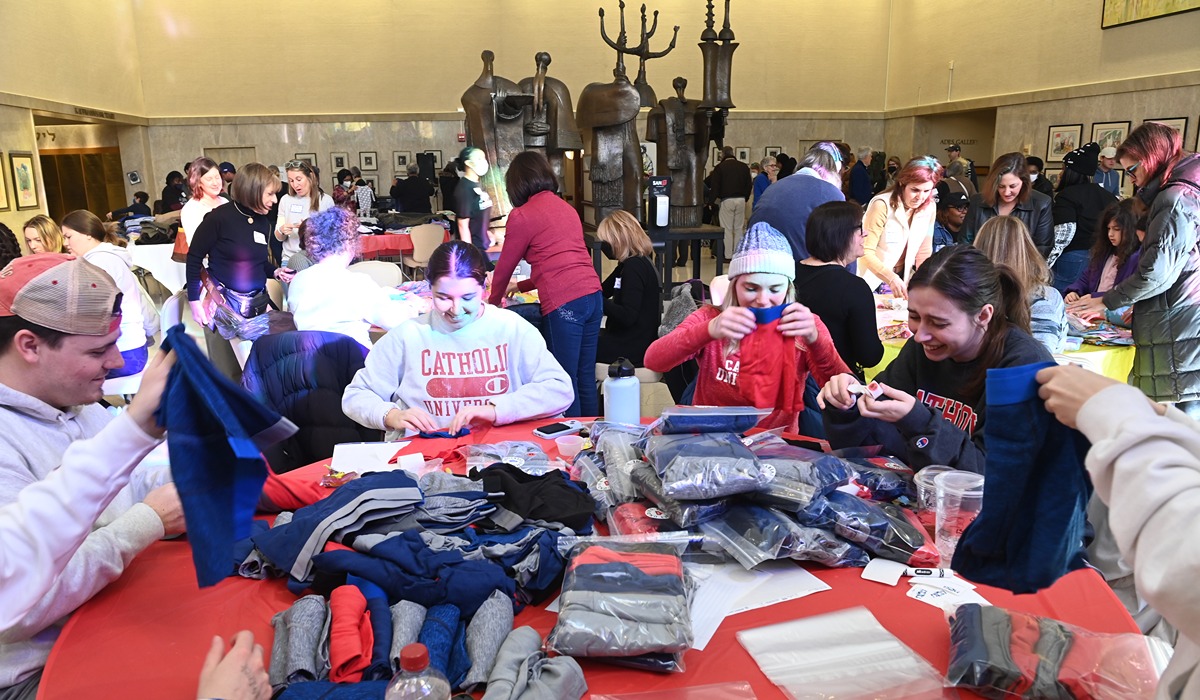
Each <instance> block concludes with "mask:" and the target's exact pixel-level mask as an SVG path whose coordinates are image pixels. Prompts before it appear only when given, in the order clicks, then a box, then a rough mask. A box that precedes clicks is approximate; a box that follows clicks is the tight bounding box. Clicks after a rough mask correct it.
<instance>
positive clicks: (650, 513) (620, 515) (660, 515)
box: [608, 501, 730, 564]
mask: <svg viewBox="0 0 1200 700" xmlns="http://www.w3.org/2000/svg"><path fill="white" fill-rule="evenodd" d="M608 531H609V532H610V533H611V534H613V535H617V536H630V537H633V536H644V535H651V536H662V535H668V534H670V535H677V536H680V537H682V536H684V535H686V536H687V537H688V538H690V539H688V545H687V547H686V548H684V549H683V550H682V551H681V552H680V554H681V555H682V556H683V560H684V561H687V562H695V563H702V564H716V563H722V562H726V561H729V558H730V557H729V555H728V554H726V552H725V549H724V548H723V547H722V546H721V545H720V544H719V543H718V542H717V541H716V540H714V539H712V538H711V537H707V536H706V535H705V534H704V533H703V532H701V531H700V529H699V527H697V526H695V525H693V526H691V527H682V526H680V525H676V524H675V522H674V521H672V520H671V518H670V517H669V516H668V515H667V514H666V513H665V512H664V511H663V510H662V509H661V508H659V507H658V506H656V505H654V503H652V502H650V501H634V502H632V503H622V504H620V505H618V506H617V507H615V508H613V509H612V511H611V512H610V513H609V514H608ZM630 541H638V540H630ZM643 541H647V542H658V541H661V540H659V539H656V538H653V537H652V538H650V539H647V540H643ZM672 541H673V540H672Z"/></svg>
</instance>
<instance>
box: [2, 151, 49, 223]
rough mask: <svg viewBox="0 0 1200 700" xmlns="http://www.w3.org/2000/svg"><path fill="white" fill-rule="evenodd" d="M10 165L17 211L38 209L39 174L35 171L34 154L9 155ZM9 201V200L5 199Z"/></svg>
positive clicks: (39, 204)
mask: <svg viewBox="0 0 1200 700" xmlns="http://www.w3.org/2000/svg"><path fill="white" fill-rule="evenodd" d="M8 165H9V168H10V169H11V170H12V183H13V191H14V192H15V193H16V199H17V211H21V210H22V209H37V208H38V207H39V206H41V203H40V202H38V193H37V174H36V172H35V171H34V169H33V154H32V153H12V152H10V153H9V154H8ZM5 199H7V198H5Z"/></svg>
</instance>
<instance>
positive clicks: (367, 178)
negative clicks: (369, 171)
mask: <svg viewBox="0 0 1200 700" xmlns="http://www.w3.org/2000/svg"><path fill="white" fill-rule="evenodd" d="M363 182H365V183H367V184H368V185H370V186H371V189H373V190H378V189H379V188H378V187H376V186H375V176H374V175H370V176H368V175H363Z"/></svg>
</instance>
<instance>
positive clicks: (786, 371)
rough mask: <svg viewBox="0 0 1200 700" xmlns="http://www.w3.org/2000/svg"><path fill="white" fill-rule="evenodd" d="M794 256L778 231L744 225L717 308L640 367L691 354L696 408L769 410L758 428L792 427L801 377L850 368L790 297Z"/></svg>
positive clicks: (665, 341) (659, 343)
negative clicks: (725, 292)
mask: <svg viewBox="0 0 1200 700" xmlns="http://www.w3.org/2000/svg"><path fill="white" fill-rule="evenodd" d="M795 275H796V261H795V260H794V259H793V258H792V249H791V246H790V245H789V244H788V242H787V239H786V238H784V237H783V234H781V233H779V231H776V230H775V229H774V228H772V227H771V226H770V225H769V224H766V223H762V222H760V223H757V224H754V225H753V226H751V227H750V230H749V231H747V232H746V235H745V237H744V238H743V239H742V241H741V244H740V245H739V246H738V249H737V252H736V253H734V254H733V260H732V261H731V262H730V264H729V281H730V285H729V286H730V289H729V293H728V295H727V297H726V299H725V302H724V303H723V304H722V306H721V308H718V307H715V306H711V305H707V306H703V307H701V308H700V309H699V310H697V311H695V312H694V313H693V314H692V315H691V316H688V317H687V318H686V319H684V321H683V323H681V324H679V326H678V327H677V328H676V329H675V330H673V331H671V332H670V333H669V334H667V335H665V336H663V337H662V338H659V339H658V340H656V341H654V343H652V344H651V345H650V348H649V349H647V350H646V368H647V369H650V370H653V371H655V372H666V371H668V370H670V369H671V368H672V367H675V366H676V365H679V364H681V363H683V362H684V361H686V360H690V359H693V358H695V359H697V361H698V362H699V364H700V373H699V375H698V376H697V378H696V397H695V403H696V405H698V406H701V405H708V406H747V405H752V406H757V407H758V408H770V409H773V412H772V413H771V415H769V416H768V417H767V418H765V419H763V421H762V422H760V423H759V426H761V427H764V428H775V427H781V426H782V427H786V428H789V429H792V430H795V428H796V425H797V419H798V418H799V415H800V412H801V411H803V410H804V381H805V379H806V378H807V377H808V373H809V372H810V371H811V372H812V373H813V375H814V376H815V377H816V379H817V383H818V384H823V383H824V382H825V381H826V380H827V379H828V378H829V377H832V376H834V375H837V374H840V373H842V372H847V371H849V369H848V368H847V367H846V363H845V362H843V361H842V358H840V357H838V354H837V349H836V348H835V347H834V345H833V340H832V338H830V336H829V329H828V328H826V327H825V324H824V323H822V322H821V319H820V318H818V317H817V316H816V315H814V314H813V313H812V312H811V311H809V310H808V308H807V307H805V306H804V305H803V304H799V303H796V302H795V301H794V300H795V298H796V297H795V289H794V287H793V286H792V281H793V280H794V279H795Z"/></svg>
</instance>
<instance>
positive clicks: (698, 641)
mask: <svg viewBox="0 0 1200 700" xmlns="http://www.w3.org/2000/svg"><path fill="white" fill-rule="evenodd" d="M684 566H685V567H687V570H688V572H689V573H690V574H691V575H692V580H693V581H695V582H696V584H697V588H696V593H695V596H694V597H693V598H692V637H693V641H692V648H693V649H698V650H701V651H703V650H704V647H706V646H708V643H709V641H711V640H712V638H713V635H714V634H716V633H717V629H718V628H719V627H720V626H721V622H723V621H724V620H725V618H726V617H727V616H728V615H729V614H730V609H731V608H733V606H734V604H735V603H736V602H737V601H738V598H739V596H740V595H744V594H745V593H746V591H748V590H752V589H754V588H757V587H758V586H759V585H760V584H762V583H764V582H765V581H766V580H767V579H768V578H769V577H770V574H769V573H768V572H765V571H755V570H750V571H747V570H746V569H744V568H742V566H741V565H740V564H732V563H731V564H725V565H723V566H709V565H704V564H685V565H684Z"/></svg>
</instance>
